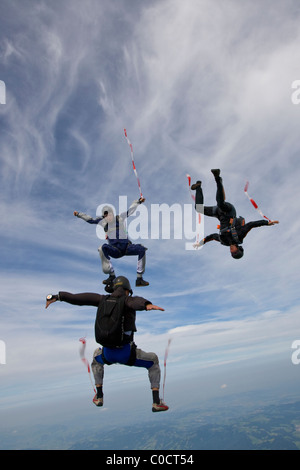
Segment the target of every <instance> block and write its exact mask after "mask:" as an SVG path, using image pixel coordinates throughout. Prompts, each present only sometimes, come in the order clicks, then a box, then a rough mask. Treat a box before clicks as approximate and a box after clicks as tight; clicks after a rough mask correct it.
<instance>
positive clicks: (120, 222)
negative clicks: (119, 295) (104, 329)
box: [74, 197, 149, 292]
mask: <svg viewBox="0 0 300 470" xmlns="http://www.w3.org/2000/svg"><path fill="white" fill-rule="evenodd" d="M144 201H145V199H144V198H142V197H141V198H140V199H138V200H136V201H134V202H133V203H132V204H131V206H130V207H129V209H128V211H127V212H123V213H122V214H121V215H116V216H114V213H113V209H112V208H111V207H110V206H105V207H103V209H102V217H96V218H95V219H93V218H92V217H91V216H89V215H87V214H84V213H83V212H77V211H74V215H75V216H76V217H79V218H80V219H83V220H85V221H86V222H88V223H89V224H100V225H101V226H102V227H103V229H104V232H105V233H106V239H107V242H108V243H104V244H103V245H102V246H99V248H98V251H99V255H100V259H101V262H102V270H103V272H104V274H108V275H109V276H108V278H107V279H105V280H104V281H103V284H106V286H107V288H106V290H107V291H108V292H110V291H111V286H112V283H113V281H114V279H115V278H116V275H115V271H114V268H113V266H112V263H111V261H110V258H122V257H123V256H134V255H137V256H138V261H137V279H136V283H135V285H136V287H140V286H148V285H149V282H147V281H145V280H144V279H143V274H144V272H145V266H146V250H147V248H146V247H145V246H143V245H141V244H133V243H132V242H131V241H130V240H129V239H128V235H127V232H126V228H125V225H124V222H125V219H126V218H127V217H129V216H130V215H131V214H133V212H134V211H135V210H136V208H137V206H138V205H139V204H142V203H143V202H144Z"/></svg>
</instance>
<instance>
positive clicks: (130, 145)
mask: <svg viewBox="0 0 300 470" xmlns="http://www.w3.org/2000/svg"><path fill="white" fill-rule="evenodd" d="M124 134H125V137H126V140H127V142H128V145H129V147H130V153H131V159H132V166H133V171H134V174H135V176H136V179H137V183H138V187H139V191H140V196H141V198H142V197H143V194H142V190H141V183H140V179H139V177H138V174H137V171H136V166H135V163H134V158H133V147H132V143H131V142H130V140H129V139H128V135H127V131H126V129H124Z"/></svg>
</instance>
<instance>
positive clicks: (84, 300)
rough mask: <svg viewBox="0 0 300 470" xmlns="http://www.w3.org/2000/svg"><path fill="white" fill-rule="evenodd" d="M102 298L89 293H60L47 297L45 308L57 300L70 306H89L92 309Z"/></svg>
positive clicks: (99, 295)
mask: <svg viewBox="0 0 300 470" xmlns="http://www.w3.org/2000/svg"><path fill="white" fill-rule="evenodd" d="M102 297H103V295H101V294H93V293H91V292H84V293H82V294H71V293H70V292H63V291H61V292H59V293H58V294H57V295H52V294H49V295H47V297H46V307H45V308H48V307H49V305H50V304H52V303H53V302H56V301H57V300H60V301H61V302H66V303H68V304H72V305H90V306H93V307H98V305H99V302H100V300H101V298H102Z"/></svg>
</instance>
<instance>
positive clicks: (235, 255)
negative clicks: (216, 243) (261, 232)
mask: <svg viewBox="0 0 300 470" xmlns="http://www.w3.org/2000/svg"><path fill="white" fill-rule="evenodd" d="M231 256H232V257H233V258H234V259H240V258H242V257H243V256H244V248H243V247H242V246H238V250H237V251H236V252H235V253H231Z"/></svg>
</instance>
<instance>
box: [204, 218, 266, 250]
mask: <svg viewBox="0 0 300 470" xmlns="http://www.w3.org/2000/svg"><path fill="white" fill-rule="evenodd" d="M268 224H269V222H268V221H267V220H256V221H254V222H248V223H247V224H245V225H237V226H236V227H235V228H236V232H237V236H238V239H239V243H243V240H244V238H245V236H246V235H247V234H248V233H249V232H250V230H251V229H252V228H255V227H261V226H263V225H268ZM211 240H216V241H218V242H220V243H222V245H226V246H230V245H236V244H237V243H236V242H235V241H234V239H233V237H232V234H231V232H230V231H228V232H226V231H223V230H222V233H212V234H211V235H208V236H207V237H205V238H204V243H207V242H210V241H211Z"/></svg>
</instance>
